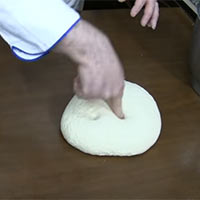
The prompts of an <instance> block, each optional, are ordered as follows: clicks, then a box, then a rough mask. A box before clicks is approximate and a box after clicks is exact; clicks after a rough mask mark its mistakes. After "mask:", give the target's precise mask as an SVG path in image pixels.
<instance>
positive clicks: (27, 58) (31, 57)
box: [11, 18, 81, 62]
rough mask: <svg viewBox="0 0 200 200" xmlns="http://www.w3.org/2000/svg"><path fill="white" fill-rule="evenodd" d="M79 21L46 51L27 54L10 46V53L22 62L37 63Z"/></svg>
mask: <svg viewBox="0 0 200 200" xmlns="http://www.w3.org/2000/svg"><path fill="white" fill-rule="evenodd" d="M80 20H81V19H80V18H79V19H78V20H77V21H76V22H75V23H74V24H73V25H72V26H71V27H70V29H68V30H67V31H66V32H65V33H64V34H63V35H62V36H61V37H60V38H59V39H58V40H57V41H56V42H55V43H54V44H52V46H50V47H49V48H48V49H47V50H44V51H42V52H39V53H29V52H25V51H24V50H22V49H20V48H18V47H16V46H11V50H12V53H13V54H14V55H15V56H16V57H17V58H18V59H19V60H22V61H27V62H28V61H29V62H33V61H37V60H39V59H40V58H42V57H44V56H45V55H47V54H48V53H49V52H50V51H51V50H52V49H53V48H54V47H55V46H56V45H57V44H58V43H59V42H60V41H62V39H63V38H64V37H66V36H67V34H68V33H69V32H70V31H71V30H72V29H73V28H74V26H76V24H77V23H78V22H79V21H80Z"/></svg>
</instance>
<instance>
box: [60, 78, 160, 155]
mask: <svg viewBox="0 0 200 200" xmlns="http://www.w3.org/2000/svg"><path fill="white" fill-rule="evenodd" d="M122 107H123V112H124V114H125V119H119V118H117V117H116V116H115V115H114V114H113V112H112V111H111V110H110V108H109V107H108V105H107V104H106V103H105V102H104V101H103V100H84V99H81V98H78V97H77V96H74V97H73V98H72V100H71V101H70V102H69V104H68V105H67V107H66V109H65V111H64V113H63V116H62V119H61V131H62V133H63V136H64V138H65V139H66V141H67V142H68V143H69V144H71V145H72V146H74V147H75V148H77V149H79V150H80V151H83V152H85V153H88V154H92V155H99V156H133V155H137V154H142V153H144V152H145V151H147V150H148V149H149V148H150V147H151V146H152V145H153V144H154V143H155V142H156V141H157V139H158V137H159V135H160V130H161V117H160V112H159V110H158V107H157V104H156V102H155V101H154V99H153V97H152V96H151V95H150V94H149V93H148V92H147V91H145V90H144V89H143V88H142V87H140V86H138V85H137V84H134V83H131V82H128V81H126V82H125V89H124V95H123V98H122Z"/></svg>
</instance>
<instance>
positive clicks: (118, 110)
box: [106, 97, 124, 119]
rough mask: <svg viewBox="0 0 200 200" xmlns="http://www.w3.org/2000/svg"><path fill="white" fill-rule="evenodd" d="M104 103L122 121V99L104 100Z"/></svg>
mask: <svg viewBox="0 0 200 200" xmlns="http://www.w3.org/2000/svg"><path fill="white" fill-rule="evenodd" d="M106 102H107V104H108V105H109V107H110V109H111V110H112V111H113V112H114V113H115V115H116V116H117V117H119V118H120V119H124V114H123V111H122V97H113V98H110V99H108V100H106Z"/></svg>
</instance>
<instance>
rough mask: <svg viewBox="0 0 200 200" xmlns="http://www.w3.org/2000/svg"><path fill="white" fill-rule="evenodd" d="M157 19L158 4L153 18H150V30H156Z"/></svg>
mask: <svg viewBox="0 0 200 200" xmlns="http://www.w3.org/2000/svg"><path fill="white" fill-rule="evenodd" d="M158 17H159V5H158V2H156V5H155V9H154V13H153V16H152V19H151V25H152V29H154V30H155V29H156V25H157V22H158Z"/></svg>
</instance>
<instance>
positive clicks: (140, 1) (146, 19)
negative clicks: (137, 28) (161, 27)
mask: <svg viewBox="0 0 200 200" xmlns="http://www.w3.org/2000/svg"><path fill="white" fill-rule="evenodd" d="M118 1H119V2H125V1H126V0H118ZM143 6H145V9H144V15H143V17H142V20H141V25H142V26H144V27H145V26H146V25H148V27H152V29H155V28H156V25H157V22H158V18H159V5H158V2H157V0H136V1H135V5H134V6H133V8H132V9H131V16H132V17H135V16H136V15H137V14H138V13H139V12H140V11H141V9H142V8H143Z"/></svg>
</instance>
